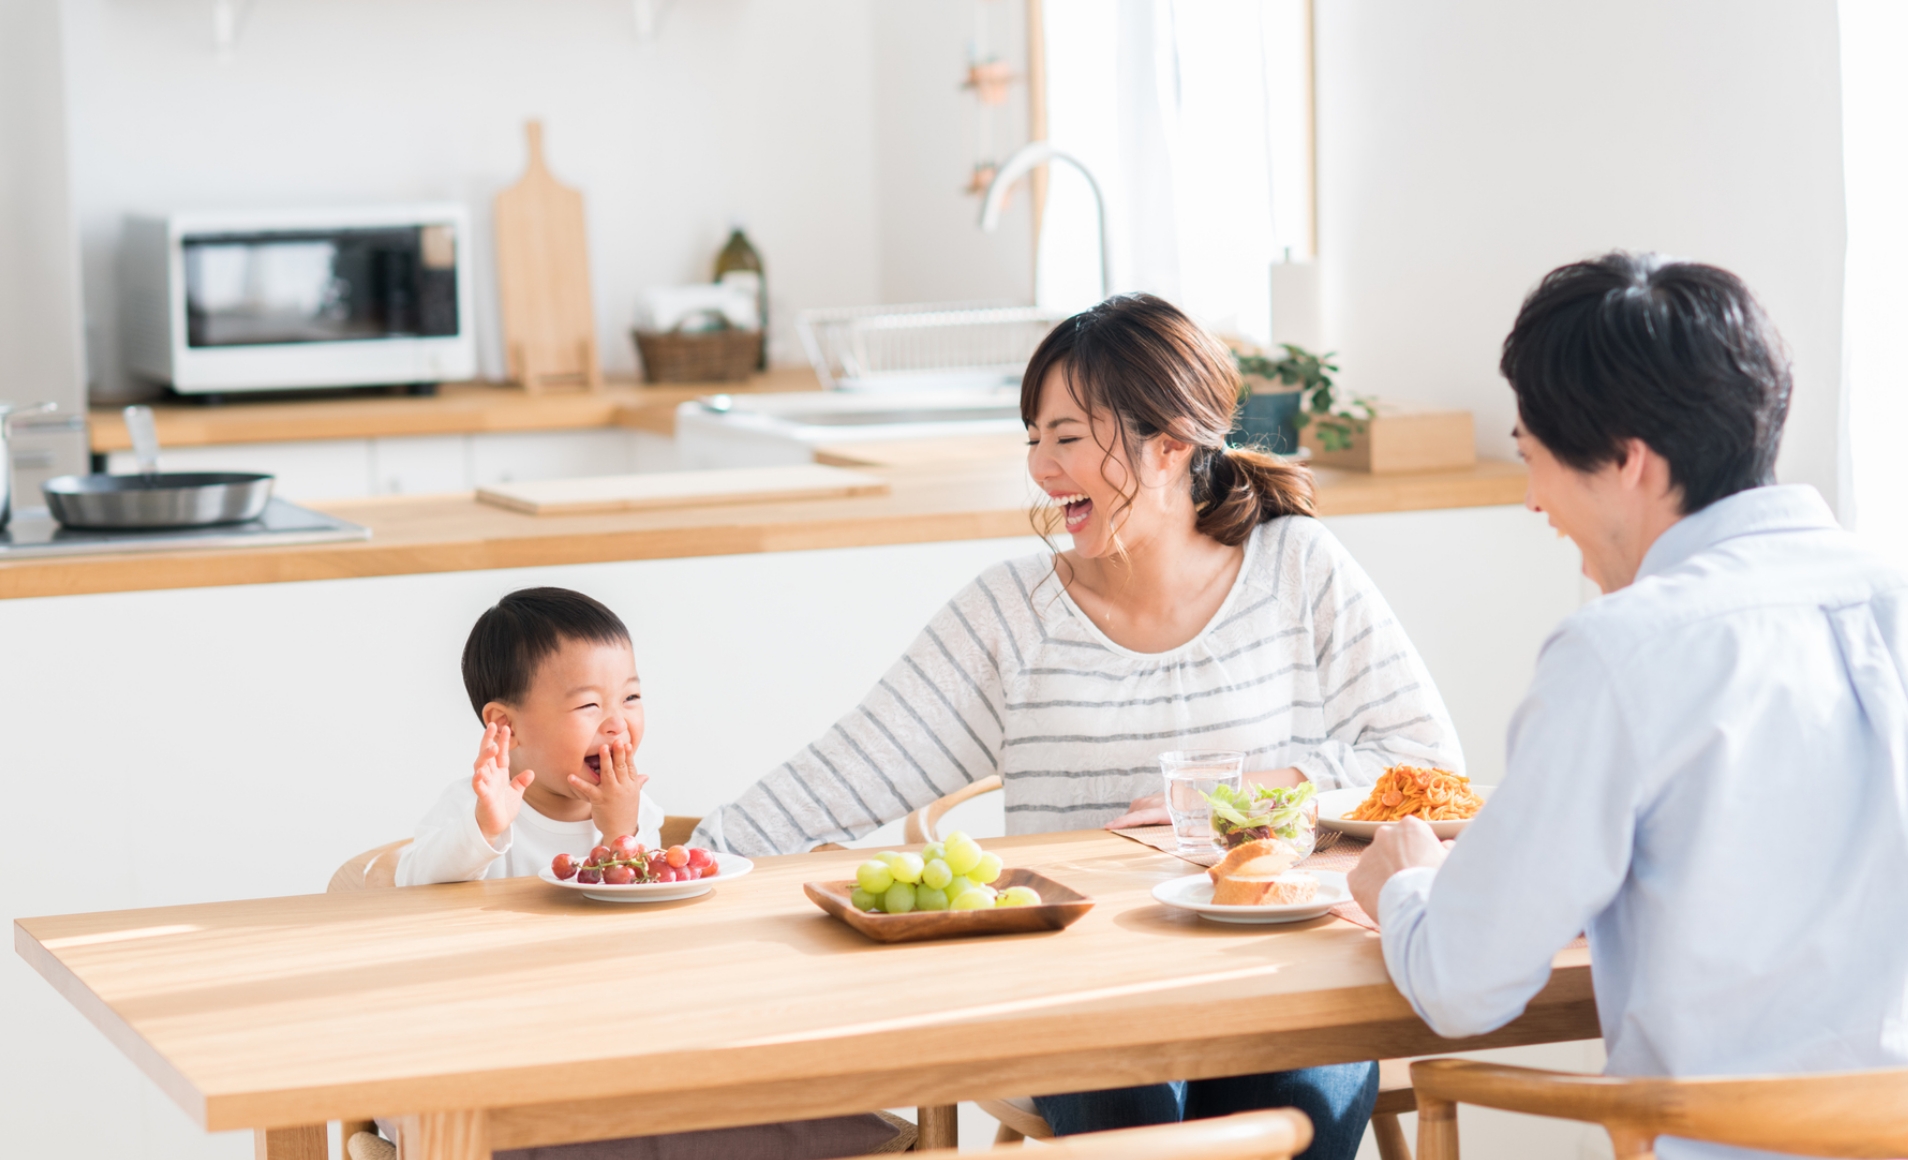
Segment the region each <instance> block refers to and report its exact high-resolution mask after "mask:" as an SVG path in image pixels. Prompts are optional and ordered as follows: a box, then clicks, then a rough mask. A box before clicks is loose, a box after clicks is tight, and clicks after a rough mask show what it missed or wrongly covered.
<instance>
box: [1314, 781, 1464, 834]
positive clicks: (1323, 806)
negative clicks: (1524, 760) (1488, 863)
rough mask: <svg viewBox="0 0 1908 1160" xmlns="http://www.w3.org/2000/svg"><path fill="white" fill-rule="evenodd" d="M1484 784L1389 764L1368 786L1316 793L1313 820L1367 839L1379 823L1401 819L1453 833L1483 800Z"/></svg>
mask: <svg viewBox="0 0 1908 1160" xmlns="http://www.w3.org/2000/svg"><path fill="white" fill-rule="evenodd" d="M1489 792H1490V791H1489V789H1488V788H1483V787H1474V786H1472V785H1471V779H1470V778H1468V777H1465V776H1464V775H1463V774H1461V773H1452V772H1451V771H1449V770H1446V769H1423V768H1420V767H1418V766H1413V765H1394V766H1392V767H1391V768H1390V769H1387V770H1385V772H1384V773H1383V774H1381V775H1380V776H1379V778H1378V781H1377V783H1376V784H1374V785H1373V786H1372V787H1371V788H1370V789H1369V790H1365V789H1360V788H1358V787H1356V786H1354V787H1352V788H1350V789H1335V790H1330V791H1328V792H1326V793H1322V794H1319V795H1318V824H1319V825H1321V826H1323V827H1325V828H1326V829H1328V830H1337V831H1338V832H1340V833H1342V834H1345V835H1346V836H1348V837H1353V838H1365V839H1369V838H1370V837H1371V836H1372V835H1373V834H1375V833H1377V832H1378V827H1379V826H1385V825H1390V824H1392V823H1393V822H1398V821H1402V820H1403V819H1405V818H1419V819H1421V820H1423V821H1426V822H1429V823H1430V825H1431V831H1432V832H1433V833H1435V834H1436V835H1437V836H1438V837H1440V838H1455V837H1457V836H1458V834H1459V833H1460V832H1462V831H1463V829H1464V827H1465V826H1467V825H1469V824H1470V821H1471V819H1472V818H1473V817H1476V816H1477V811H1478V810H1479V809H1481V808H1482V807H1483V805H1484V799H1485V797H1486V796H1487V795H1488V794H1489Z"/></svg>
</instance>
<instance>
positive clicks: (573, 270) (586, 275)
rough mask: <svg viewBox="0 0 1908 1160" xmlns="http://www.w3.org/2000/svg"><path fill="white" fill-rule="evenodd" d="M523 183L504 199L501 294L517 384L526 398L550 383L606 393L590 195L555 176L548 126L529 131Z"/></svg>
mask: <svg viewBox="0 0 1908 1160" xmlns="http://www.w3.org/2000/svg"><path fill="white" fill-rule="evenodd" d="M524 134H525V136H526V137H527V138H528V140H529V150H530V156H529V161H528V164H527V165H526V166H525V168H524V173H523V177H522V178H521V179H520V180H519V181H518V182H517V184H515V185H513V186H511V187H510V188H508V189H506V190H504V191H503V192H502V193H499V194H498V195H497V208H496V216H497V291H498V298H499V299H500V304H501V305H502V307H503V327H504V354H505V357H506V359H507V361H508V363H509V367H510V377H511V378H513V379H515V380H516V381H517V382H519V383H522V384H523V387H524V389H525V390H527V391H531V392H537V391H541V390H543V388H544V387H545V386H547V385H549V384H551V383H583V384H586V385H588V387H589V388H590V389H591V390H592V391H599V390H602V389H603V370H602V367H601V365H600V364H599V362H598V359H597V354H596V313H595V310H594V308H593V307H592V306H591V304H590V255H589V245H588V241H587V239H586V235H585V230H584V222H583V195H582V193H580V192H578V191H577V190H574V189H571V188H569V187H568V186H566V185H563V184H562V183H561V182H559V181H557V179H556V178H555V177H554V176H553V175H552V174H551V173H550V169H549V167H548V166H547V165H546V164H544V160H543V123H542V122H541V121H531V122H529V123H528V124H526V125H525V126H524Z"/></svg>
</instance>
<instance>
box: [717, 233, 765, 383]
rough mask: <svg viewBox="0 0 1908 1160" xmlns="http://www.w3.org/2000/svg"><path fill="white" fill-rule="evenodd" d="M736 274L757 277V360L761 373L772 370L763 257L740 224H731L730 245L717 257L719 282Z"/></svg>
mask: <svg viewBox="0 0 1908 1160" xmlns="http://www.w3.org/2000/svg"><path fill="white" fill-rule="evenodd" d="M732 273H751V274H754V275H755V315H756V319H757V321H758V322H759V323H760V324H761V327H762V354H761V357H760V358H759V359H757V361H756V364H755V367H756V369H757V370H767V369H768V279H767V278H765V277H763V275H762V255H760V254H758V253H756V252H755V247H754V246H753V245H751V244H749V238H748V235H747V234H745V233H743V232H742V223H741V222H740V221H735V222H731V223H730V226H729V241H728V243H727V244H726V245H724V246H723V247H722V252H721V253H719V254H717V255H716V261H715V280H716V281H718V282H720V281H722V280H723V275H725V274H732Z"/></svg>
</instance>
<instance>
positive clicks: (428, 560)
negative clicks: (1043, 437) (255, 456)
mask: <svg viewBox="0 0 1908 1160" xmlns="http://www.w3.org/2000/svg"><path fill="white" fill-rule="evenodd" d="M644 389H648V388H644ZM422 401H426V402H428V401H430V400H422ZM254 437H255V436H254ZM867 470H870V471H873V472H874V473H876V474H879V475H882V476H885V477H886V478H888V479H889V480H890V482H891V483H892V485H893V490H892V491H891V492H890V493H889V494H887V495H880V496H865V497H856V498H845V499H819V500H799V501H791V502H781V503H755V504H734V505H725V506H704V507H687V508H674V509H667V510H659V511H637V512H619V513H610V514H597V515H579V516H529V515H523V514H520V513H516V512H511V511H506V510H504V509H502V508H497V507H492V506H490V505H488V504H482V503H478V502H477V501H476V500H475V499H474V498H473V497H472V496H471V495H470V494H469V493H460V494H454V495H438V496H388V497H381V498H376V499H358V500H349V501H338V502H333V503H326V504H317V505H313V506H316V507H318V508H320V509H321V510H323V511H325V512H327V513H329V514H331V515H334V516H337V517H339V518H341V519H345V520H349V521H351V522H352V523H356V524H362V525H364V526H366V527H368V528H370V529H371V533H372V534H371V539H370V540H368V541H364V542H357V543H340V544H314V545H304V546H292V547H284V548H251V549H224V550H218V549H206V550H199V551H180V552H151V553H138V554H127V555H97V556H85V557H66V558H61V559H53V560H36V561H20V562H17V563H10V564H4V565H0V599H15V598H22V597H34V596H64V595H77V594H83V593H96V592H134V591H145V590H157V589H172V588H209V587H220V586H225V585H234V584H272V583H281V582H287V581H300V580H326V579H347V578H356V577H368V576H401V575H417V574H425V573H437V572H469V571H478V570H483V569H493V568H519V567H533V566H548V565H558V564H587V563H599V562H605V561H615V560H658V559H677V558H687V557H702V556H730V555H742V554H748V553H756V552H792V551H804V550H812V549H823V548H859V547H870V546H875V545H892V544H923V543H933V542H943V541H954V540H978V539H989V538H995V537H1009V536H1024V535H1026V534H1028V532H1029V531H1030V525H1029V523H1028V507H1027V505H1028V502H1029V497H1030V495H1031V494H1032V485H1031V484H1030V483H1029V482H1028V480H1027V477H1026V467H1025V462H1024V459H1023V458H1022V457H1021V456H1019V455H1015V456H1012V457H1005V456H1002V457H994V458H985V459H975V460H967V461H954V462H941V463H932V464H924V465H920V466H881V467H871V468H868V469H867ZM1318 478H1319V507H1320V514H1321V515H1324V516H1341V515H1354V514H1364V513H1376V512H1409V511H1425V510H1432V509H1447V508H1476V507H1492V506H1500V505H1507V504H1517V503H1521V502H1522V501H1523V497H1524V469H1523V467H1522V466H1521V465H1519V464H1516V463H1510V462H1505V461H1501V460H1482V461H1480V462H1479V463H1478V464H1477V466H1476V467H1474V468H1471V469H1469V470H1466V471H1453V472H1423V473H1414V474H1401V475H1379V476H1374V475H1365V474H1361V473H1355V472H1345V471H1333V470H1320V471H1319V473H1318Z"/></svg>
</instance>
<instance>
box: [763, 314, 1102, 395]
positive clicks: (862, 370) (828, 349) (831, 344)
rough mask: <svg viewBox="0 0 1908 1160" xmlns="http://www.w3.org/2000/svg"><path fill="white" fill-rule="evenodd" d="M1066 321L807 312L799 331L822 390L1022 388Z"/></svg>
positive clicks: (1020, 316) (797, 319)
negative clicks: (1039, 350)
mask: <svg viewBox="0 0 1908 1160" xmlns="http://www.w3.org/2000/svg"><path fill="white" fill-rule="evenodd" d="M1063 317H1064V315H1061V314H1057V313H1055V312H1053V311H1051V310H1042V309H1040V308H1039V307H1033V306H1015V305H1013V304H1011V303H1004V302H931V303H922V304H920V305H914V306H851V307H839V308H833V309H826V310H804V311H802V312H801V313H800V314H798V315H796V317H795V331H796V333H797V334H799V335H800V336H801V339H802V348H803V349H804V350H805V351H807V352H808V361H809V363H810V364H811V365H812V366H813V367H814V368H815V377H816V378H818V379H820V380H821V384H822V386H824V387H829V388H834V387H844V388H875V387H917V386H931V387H932V386H939V387H953V386H981V387H988V386H994V387H998V386H1009V387H1014V388H1016V389H1018V388H1019V386H1020V376H1021V374H1022V373H1023V372H1024V371H1025V370H1026V369H1027V360H1028V359H1029V358H1031V357H1033V352H1034V348H1035V347H1037V346H1039V345H1040V340H1041V339H1043V338H1045V337H1047V332H1048V331H1050V330H1052V329H1053V327H1054V324H1055V323H1057V322H1059V321H1060V320H1061V319H1062V318H1063Z"/></svg>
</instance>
